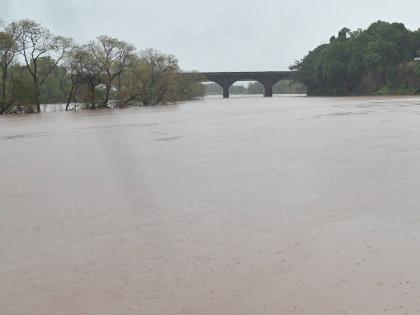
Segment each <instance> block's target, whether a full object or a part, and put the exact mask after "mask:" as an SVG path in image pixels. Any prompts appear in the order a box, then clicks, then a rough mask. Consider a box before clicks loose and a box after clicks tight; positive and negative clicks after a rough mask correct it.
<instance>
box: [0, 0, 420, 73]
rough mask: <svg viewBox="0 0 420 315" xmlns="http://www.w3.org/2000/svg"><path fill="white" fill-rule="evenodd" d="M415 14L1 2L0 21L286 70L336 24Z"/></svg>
mask: <svg viewBox="0 0 420 315" xmlns="http://www.w3.org/2000/svg"><path fill="white" fill-rule="evenodd" d="M419 12H420V0H399V1H396V0H392V1H391V0H348V1H341V0H316V1H315V0H293V1H292V0H212V1H210V0H208V1H202V0H150V1H147V0H0V18H2V19H4V20H5V22H6V23H7V22H10V21H12V20H18V19H22V18H30V19H33V20H36V21H38V22H41V23H42V24H43V25H44V26H46V27H48V28H49V29H50V30H51V31H52V32H54V33H57V34H62V35H67V36H71V37H73V38H74V39H76V40H77V41H78V42H80V43H83V42H86V41H88V40H90V39H93V38H94V37H96V36H97V35H100V34H104V35H110V36H115V37H118V38H120V39H123V40H125V41H128V42H130V43H132V44H134V45H135V46H136V47H137V48H138V49H144V48H149V47H153V48H156V49H158V50H160V51H163V52H166V53H171V54H174V55H175V56H176V57H177V58H178V59H179V63H180V65H181V67H182V68H183V69H185V70H199V71H250V70H287V68H288V66H289V65H290V64H292V63H293V62H294V61H295V60H296V59H300V58H302V57H303V56H304V55H305V54H306V53H307V51H308V50H310V49H312V48H314V47H315V46H316V45H318V44H320V43H323V42H326V41H328V39H329V38H330V37H331V35H333V34H335V33H337V32H338V30H339V29H341V28H342V27H343V26H347V27H349V28H350V29H356V28H358V27H362V28H365V27H367V26H368V25H369V24H370V23H371V22H374V21H377V20H379V19H381V20H385V21H392V22H394V21H395V22H403V23H404V24H405V25H406V26H407V27H408V28H410V29H417V28H419V27H420V18H419V16H420V15H419Z"/></svg>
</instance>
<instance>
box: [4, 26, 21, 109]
mask: <svg viewBox="0 0 420 315" xmlns="http://www.w3.org/2000/svg"><path fill="white" fill-rule="evenodd" d="M18 36H19V33H18V29H17V28H16V27H14V25H13V24H12V25H10V26H8V27H7V28H6V31H5V32H0V70H1V99H0V114H3V113H5V112H6V111H7V110H8V108H9V107H10V104H8V103H7V80H8V77H9V68H10V66H11V65H12V63H13V61H14V59H15V56H16V54H17V53H18V48H19V47H18V43H17V38H18Z"/></svg>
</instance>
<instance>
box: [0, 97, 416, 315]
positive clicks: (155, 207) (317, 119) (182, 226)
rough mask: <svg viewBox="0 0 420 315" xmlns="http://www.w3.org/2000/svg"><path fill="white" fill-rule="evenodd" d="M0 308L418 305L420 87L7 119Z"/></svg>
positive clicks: (348, 309) (188, 310)
mask: <svg viewBox="0 0 420 315" xmlns="http://www.w3.org/2000/svg"><path fill="white" fill-rule="evenodd" d="M0 173H1V176H0V314H5V315H18V314H25V315H26V314H30V315H49V314H54V315H55V314H60V315H73V314H78V315H84V314H86V315H91V314H100V315H106V314H115V315H124V314H141V315H143V314H145V315H166V314H171V315H172V314H176V315H178V314H194V315H221V314H229V315H256V314H267V315H278V314H311V315H314V314H370V315H372V314H383V313H384V312H387V313H388V314H418V313H419V312H420V303H419V301H420V300H419V299H420V268H419V267H418V266H419V263H420V251H419V249H420V190H419V189H420V176H419V174H420V98H419V97H386V98H380V97H364V98H321V97H320V98H309V97H300V96H293V97H292V96H277V97H273V98H262V97H249V96H248V97H232V98H230V99H226V100H223V99H221V98H219V97H217V98H206V99H204V100H202V101H197V102H190V103H185V104H178V105H171V106H160V107H154V108H140V109H125V110H109V111H97V112H90V111H80V112H68V113H66V112H57V113H42V114H34V115H20V116H7V117H6V116H5V117H0Z"/></svg>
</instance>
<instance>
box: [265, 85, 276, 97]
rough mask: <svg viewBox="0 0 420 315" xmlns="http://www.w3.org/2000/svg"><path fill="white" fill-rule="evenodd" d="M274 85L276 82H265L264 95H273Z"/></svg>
mask: <svg viewBox="0 0 420 315" xmlns="http://www.w3.org/2000/svg"><path fill="white" fill-rule="evenodd" d="M273 85H274V84H271V83H269V84H267V83H266V84H264V97H273Z"/></svg>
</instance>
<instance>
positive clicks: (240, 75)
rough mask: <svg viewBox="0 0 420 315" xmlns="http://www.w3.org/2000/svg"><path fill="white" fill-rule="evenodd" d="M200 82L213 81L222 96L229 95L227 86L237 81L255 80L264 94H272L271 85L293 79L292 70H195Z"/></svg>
mask: <svg viewBox="0 0 420 315" xmlns="http://www.w3.org/2000/svg"><path fill="white" fill-rule="evenodd" d="M196 74H197V75H198V77H200V78H201V79H200V81H201V82H215V83H217V84H218V85H220V86H221V87H222V88H223V97H224V98H228V97H229V87H230V86H231V85H232V84H234V83H235V82H237V81H257V82H260V83H261V84H262V85H263V86H264V96H265V97H272V96H273V86H274V84H276V83H277V82H279V81H281V80H285V79H287V80H294V79H295V73H294V71H260V72H197V73H196Z"/></svg>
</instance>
